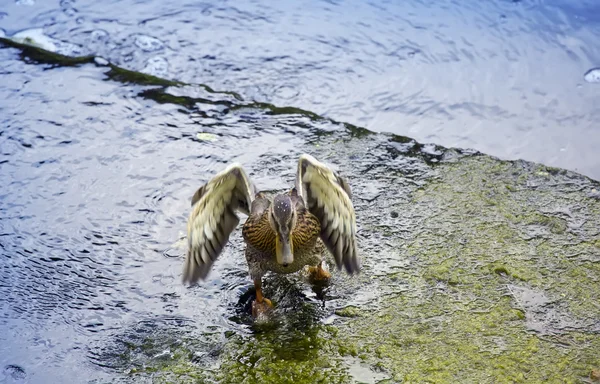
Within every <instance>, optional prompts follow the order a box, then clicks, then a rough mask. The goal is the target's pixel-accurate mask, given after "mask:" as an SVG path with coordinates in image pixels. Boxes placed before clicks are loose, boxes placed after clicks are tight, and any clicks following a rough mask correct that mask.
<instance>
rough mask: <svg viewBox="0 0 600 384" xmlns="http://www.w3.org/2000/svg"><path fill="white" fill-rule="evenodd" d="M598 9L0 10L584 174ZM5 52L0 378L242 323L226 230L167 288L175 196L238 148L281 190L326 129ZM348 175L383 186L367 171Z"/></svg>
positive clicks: (255, 92)
mask: <svg viewBox="0 0 600 384" xmlns="http://www.w3.org/2000/svg"><path fill="white" fill-rule="evenodd" d="M597 15H600V8H598V5H597V4H596V3H595V2H593V1H588V2H586V1H579V2H567V1H564V2H560V1H554V2H543V1H495V2H488V3H486V4H481V3H480V2H468V3H467V4H464V3H463V2H460V3H458V2H456V3H455V2H450V1H445V2H436V5H435V6H432V5H428V4H426V3H425V2H423V3H421V2H417V1H411V2H404V4H401V5H395V4H390V3H380V2H372V3H368V2H344V3H342V2H339V3H336V2H316V1H310V2H305V3H297V2H283V3H282V2H279V3H277V4H270V3H269V4H267V3H261V2H243V3H240V2H235V3H234V2H229V3H228V2H218V3H216V2H215V3H214V4H211V3H200V2H194V3H192V2H190V3H186V4H175V3H173V4H169V3H167V2H163V1H147V2H133V1H113V2H111V3H106V2H91V1H88V2H82V1H80V2H70V1H65V0H63V1H61V2H60V3H59V2H51V1H48V2H44V1H39V0H30V1H18V2H5V3H4V4H3V6H2V8H1V9H0V28H1V29H2V31H3V32H2V33H4V34H5V35H8V36H12V35H14V34H16V33H18V32H19V31H23V30H27V29H31V28H41V31H39V33H44V34H45V35H46V36H50V37H51V38H49V40H48V41H47V42H46V43H49V44H53V45H54V47H55V49H56V50H57V51H59V52H61V53H64V54H67V55H84V54H95V55H98V56H101V57H103V58H105V59H106V60H108V61H110V62H112V63H114V64H117V65H120V66H122V67H125V68H129V69H132V70H137V71H141V72H144V73H148V74H152V75H156V76H161V77H165V78H169V79H173V80H178V81H184V82H187V83H193V84H196V83H202V84H207V85H208V86H210V87H212V88H213V89H216V90H222V91H227V92H235V93H237V94H239V95H241V98H242V99H243V100H245V101H247V102H248V103H249V102H250V101H252V100H255V101H259V102H269V103H273V104H275V105H277V106H291V107H297V108H303V109H306V110H309V111H312V112H315V113H318V114H320V115H324V116H328V117H331V118H333V119H335V120H338V121H344V122H348V123H354V124H357V125H359V126H363V127H367V128H369V129H371V130H373V131H388V132H395V133H398V134H403V135H407V136H411V137H414V138H415V139H417V140H418V141H422V142H430V143H436V144H441V145H445V146H458V147H473V148H476V149H478V150H481V151H483V152H486V153H490V154H493V155H497V156H500V157H504V158H525V159H529V160H535V161H541V162H544V163H546V164H549V165H555V166H560V167H566V168H570V169H576V170H579V171H580V172H582V173H585V174H587V175H589V176H591V177H594V178H596V179H600V171H599V170H600V160H599V158H598V156H597V148H598V146H599V145H600V132H599V131H598V125H597V122H598V121H600V107H598V106H600V87H599V86H598V84H596V83H594V82H589V81H586V80H585V79H584V75H585V74H586V73H588V71H589V70H590V69H592V68H594V67H597V66H598V65H600V46H599V45H598V44H597V42H598V38H599V36H600V18H599V17H598V16H597ZM2 33H0V36H2ZM37 36H43V35H41V34H38V35H37ZM37 40H43V39H42V38H38V39H37ZM0 63H1V64H0V73H1V77H2V82H1V84H0V121H1V123H2V124H1V128H0V150H1V154H0V172H1V174H2V181H3V188H2V192H1V193H0V211H1V220H0V236H1V237H0V246H1V248H2V249H1V258H2V262H1V263H0V277H1V280H0V294H1V295H2V297H3V298H4V299H3V300H2V301H0V341H1V343H0V369H2V370H3V371H0V380H4V381H7V382H22V381H25V380H27V381H29V382H34V383H42V382H71V381H72V378H74V377H86V378H89V379H92V378H110V377H112V376H113V375H114V372H115V371H114V368H115V367H114V366H110V367H108V368H111V369H108V368H107V369H103V368H106V367H103V365H105V364H107V361H109V360H110V359H107V358H106V356H107V354H110V353H112V352H111V351H112V350H111V347H112V345H111V344H117V342H118V341H120V340H123V339H126V340H129V339H133V338H134V336H132V335H135V334H136V333H141V334H144V333H150V332H163V333H164V334H167V333H170V332H171V333H173V335H172V338H173V339H179V338H181V337H182V335H187V334H197V333H199V332H206V331H211V330H213V331H214V329H213V328H211V327H218V329H219V330H220V331H223V330H233V331H235V332H244V331H247V328H246V323H244V322H243V321H241V322H240V321H239V320H237V319H236V318H235V317H236V316H242V315H241V314H240V313H241V312H240V310H239V309H235V308H232V306H234V304H235V303H237V301H238V300H239V298H240V296H241V295H243V294H244V293H245V292H246V290H247V289H248V288H249V286H250V282H249V280H248V279H247V277H246V268H245V264H244V261H243V260H242V258H240V257H239V253H240V252H241V250H242V246H241V242H239V241H237V242H234V243H232V244H231V245H230V246H228V247H227V248H226V251H225V254H224V255H223V256H222V257H221V258H220V260H219V262H218V263H217V264H216V265H215V269H214V271H213V273H212V278H211V279H210V280H209V281H208V282H207V283H205V284H203V285H202V286H201V287H195V288H191V289H187V288H185V287H183V286H181V284H180V281H179V278H180V273H181V260H180V259H179V258H180V257H181V255H182V253H183V251H182V250H181V249H180V248H179V247H178V246H176V245H174V243H176V242H177V240H178V239H180V238H181V237H182V236H183V231H184V229H185V221H186V218H187V213H188V210H189V198H190V196H191V193H193V191H194V190H195V189H196V188H197V187H198V186H199V185H200V184H201V183H202V182H204V181H205V180H206V179H207V177H209V175H210V174H213V173H214V172H217V171H219V170H221V169H222V168H223V167H224V165H225V164H226V163H228V162H230V161H234V160H235V161H239V162H241V163H243V164H245V165H247V167H248V169H251V170H252V171H251V172H250V175H251V177H253V179H254V180H255V182H256V183H257V184H258V186H259V187H262V188H267V189H271V190H272V189H280V188H284V187H286V186H288V185H290V184H289V183H290V182H291V180H292V178H293V165H294V161H295V158H296V156H297V154H298V153H300V152H301V151H304V150H308V149H311V148H315V146H316V145H317V144H318V142H319V138H320V135H322V134H323V132H334V131H339V130H341V129H342V127H341V125H339V124H334V123H331V122H327V121H313V120H311V119H310V118H308V117H307V116H305V115H298V114H294V113H288V114H282V115H273V114H269V113H266V111H265V110H261V109H256V108H244V107H235V108H234V107H232V106H236V105H238V104H239V102H238V101H237V98H236V97H235V95H232V94H220V93H217V94H215V93H210V92H207V90H206V89H205V88H203V87H199V86H188V87H184V88H181V89H172V90H170V92H171V94H174V95H177V96H188V97H190V98H195V102H192V103H191V104H190V105H191V106H190V107H189V108H184V107H183V106H182V105H178V104H173V103H165V102H157V100H158V99H157V97H156V94H154V93H153V91H152V90H153V89H154V88H155V87H153V86H142V85H136V84H125V83H119V82H116V81H107V74H106V72H107V68H106V67H103V65H105V64H106V63H105V62H103V61H101V60H97V63H99V64H100V65H93V64H88V65H84V66H79V67H59V68H52V65H48V64H29V63H27V60H22V59H21V58H20V57H19V51H18V50H16V49H13V48H4V49H0ZM588 76H589V75H588ZM187 100H190V99H187ZM198 100H203V101H200V102H199V101H198ZM397 144H398V146H399V147H401V146H402V145H403V144H402V143H397ZM249 148H251V149H253V150H251V151H248V149H249ZM425 149H426V150H427V151H429V152H431V153H433V154H435V152H436V149H435V146H427V147H425ZM321 150H322V151H324V153H326V150H325V149H321ZM400 165H401V166H403V167H407V171H406V172H407V173H411V172H418V169H417V170H415V169H413V168H411V164H410V163H409V162H408V163H404V164H400ZM359 190H360V192H361V193H362V196H365V199H367V200H368V199H369V198H373V199H374V198H376V197H377V193H378V191H377V184H376V183H371V184H370V185H363V186H360V189H359ZM364 204H366V203H364ZM375 216H376V215H375ZM375 216H374V217H375ZM371 220H375V219H374V218H371ZM237 235H238V237H239V233H238V234H237ZM234 236H235V235H234ZM382 257H383V256H382ZM339 289H340V292H339V296H338V298H339V301H340V302H344V303H347V302H348V300H350V295H349V294H348V292H347V291H346V288H339ZM348 289H350V288H348ZM305 294H306V295H307V297H308V298H309V299H311V300H315V301H317V300H316V299H314V298H313V296H312V294H310V293H305ZM365 295H366V296H365V297H367V298H368V297H369V296H368V292H367V293H365ZM362 299H364V298H362ZM357 300H359V303H361V304H364V303H362V302H360V300H361V298H360V297H358V298H357ZM366 301H368V300H366ZM328 305H329V307H328V309H329V310H332V308H335V306H336V305H337V303H336V300H332V301H331V303H330V304H328ZM196 319H203V321H202V322H201V323H198V322H196V321H195V320H196ZM240 324H241V325H240ZM107 351H108V352H107ZM163 352H164V350H159V351H156V354H160V353H163ZM109 365H110V364H109ZM117 368H118V369H126V367H117Z"/></svg>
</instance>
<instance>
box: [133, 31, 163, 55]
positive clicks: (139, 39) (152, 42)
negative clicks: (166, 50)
mask: <svg viewBox="0 0 600 384" xmlns="http://www.w3.org/2000/svg"><path fill="white" fill-rule="evenodd" d="M134 36H135V45H137V46H138V47H139V48H141V49H143V50H144V51H146V52H152V51H158V50H160V49H162V48H163V47H164V44H163V42H162V41H160V40H159V39H157V38H156V37H152V36H148V35H134Z"/></svg>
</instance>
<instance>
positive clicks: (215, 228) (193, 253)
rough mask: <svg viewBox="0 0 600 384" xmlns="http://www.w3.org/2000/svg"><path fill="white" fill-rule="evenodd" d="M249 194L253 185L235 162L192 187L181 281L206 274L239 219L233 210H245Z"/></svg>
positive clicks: (199, 277) (251, 192)
mask: <svg viewBox="0 0 600 384" xmlns="http://www.w3.org/2000/svg"><path fill="white" fill-rule="evenodd" d="M253 196H254V186H253V184H252V182H251V181H250V179H249V178H248V175H246V172H245V171H244V169H243V168H242V166H241V165H240V164H238V163H234V164H231V165H229V166H228V167H227V168H225V169H224V170H223V171H221V172H219V173H218V174H216V175H215V176H214V177H213V178H212V179H211V180H210V181H209V182H208V183H206V184H205V185H203V186H202V187H200V188H199V189H198V191H196V193H195V194H194V196H193V197H192V212H191V213H190V217H189V219H188V224H187V238H188V252H187V255H186V258H185V265H184V268H183V282H184V283H190V284H193V283H195V282H197V281H198V280H199V279H204V278H206V276H207V275H208V272H209V271H210V268H211V266H212V264H213V262H214V261H215V260H216V259H217V257H218V256H219V255H220V254H221V251H222V250H223V247H224V246H225V244H226V243H227V240H229V235H230V234H231V232H233V230H234V229H235V227H236V226H237V225H238V223H239V221H240V219H239V218H238V217H237V215H236V212H237V211H240V212H243V213H245V214H249V213H250V207H251V204H252V198H253Z"/></svg>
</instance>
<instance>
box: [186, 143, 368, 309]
mask: <svg viewBox="0 0 600 384" xmlns="http://www.w3.org/2000/svg"><path fill="white" fill-rule="evenodd" d="M351 198H352V195H351V192H350V187H349V185H348V183H347V181H346V179H345V178H343V177H341V176H339V175H338V174H337V173H335V172H334V171H333V170H332V169H330V168H329V167H327V166H326V165H324V164H322V163H320V162H319V161H317V160H316V159H315V158H314V157H312V156H310V155H307V154H303V155H302V156H300V158H299V160H298V170H297V173H296V182H295V187H294V188H292V189H291V190H289V191H288V192H286V193H282V194H277V195H275V196H274V197H272V198H270V197H269V196H267V195H266V194H265V193H264V192H258V193H255V187H254V184H253V183H252V182H251V180H250V178H249V177H248V175H247V174H246V172H245V171H244V169H243V167H242V166H241V165H240V164H239V163H233V164H230V165H229V166H228V167H227V168H225V169H224V170H223V171H221V172H219V173H218V174H216V175H215V176H214V177H213V178H212V179H211V180H209V181H208V182H207V183H206V184H205V185H203V186H202V187H200V188H199V189H198V190H197V191H196V193H195V194H194V196H193V197H192V211H191V213H190V216H189V219H188V224H187V238H188V251H187V255H186V258H185V265H184V269H183V281H184V283H186V282H187V283H190V284H193V283H196V282H197V281H198V280H200V279H205V278H206V276H207V275H208V273H209V271H210V269H211V266H212V264H213V262H214V261H215V260H216V259H217V257H218V256H219V254H220V253H221V251H222V250H223V247H224V246H225V244H226V243H227V241H228V240H229V235H230V234H231V232H232V231H233V230H234V229H235V228H236V226H237V225H238V223H239V218H238V216H237V214H236V213H237V212H242V213H244V214H246V215H248V218H247V219H246V221H245V223H244V225H243V229H242V236H243V238H244V240H245V243H246V250H245V254H246V261H247V263H248V268H249V272H250V277H251V278H252V280H253V281H254V286H255V289H256V299H255V300H254V302H253V303H252V312H253V314H254V315H255V316H256V314H257V313H258V312H259V311H262V310H264V309H268V308H269V307H272V303H271V301H270V300H269V299H267V298H265V297H264V296H263V293H262V289H261V286H262V277H263V275H264V274H265V273H266V272H268V271H271V272H274V273H280V274H288V273H294V272H297V271H299V270H300V269H302V268H304V267H305V266H307V265H308V269H309V273H310V275H311V277H312V278H313V279H314V280H328V279H329V278H330V277H331V275H330V274H329V272H327V270H326V269H325V268H324V267H323V256H324V255H325V254H326V252H327V250H328V251H329V252H330V253H331V254H332V255H333V257H334V260H335V264H336V266H337V269H338V270H340V269H341V268H342V266H343V267H344V268H345V270H346V272H348V273H349V274H354V273H357V272H358V271H359V270H360V265H359V260H358V255H357V249H356V217H355V212H354V207H353V205H352V201H351ZM261 308H262V309H261Z"/></svg>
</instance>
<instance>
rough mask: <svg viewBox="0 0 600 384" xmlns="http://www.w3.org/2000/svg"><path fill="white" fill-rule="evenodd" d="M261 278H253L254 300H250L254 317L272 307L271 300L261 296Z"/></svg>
mask: <svg viewBox="0 0 600 384" xmlns="http://www.w3.org/2000/svg"><path fill="white" fill-rule="evenodd" d="M261 280H262V279H261V278H260V277H259V278H255V279H254V288H255V289H256V300H254V301H253V302H252V316H254V317H258V316H259V315H260V314H262V313H265V312H267V311H268V310H270V309H271V308H273V304H272V303H271V300H269V299H267V298H266V297H264V296H263V293H262V281H261Z"/></svg>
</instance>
